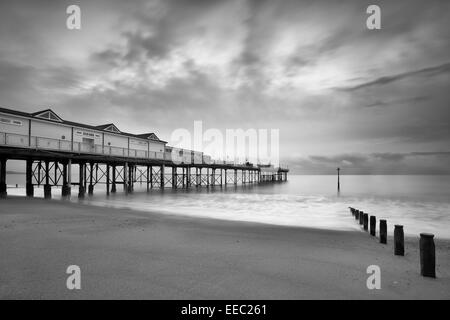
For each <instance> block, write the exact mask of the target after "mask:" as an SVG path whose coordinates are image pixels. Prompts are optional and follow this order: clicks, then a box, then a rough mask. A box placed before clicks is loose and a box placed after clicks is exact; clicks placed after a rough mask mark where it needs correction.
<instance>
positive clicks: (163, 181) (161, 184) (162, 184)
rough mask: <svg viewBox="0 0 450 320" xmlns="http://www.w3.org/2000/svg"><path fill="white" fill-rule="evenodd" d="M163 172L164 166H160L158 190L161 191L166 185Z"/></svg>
mask: <svg viewBox="0 0 450 320" xmlns="http://www.w3.org/2000/svg"><path fill="white" fill-rule="evenodd" d="M164 170H165V166H164V165H162V166H161V169H160V174H161V178H160V181H161V182H160V188H161V189H164V186H165V184H166V182H165V178H164Z"/></svg>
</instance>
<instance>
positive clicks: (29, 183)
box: [25, 159, 34, 197]
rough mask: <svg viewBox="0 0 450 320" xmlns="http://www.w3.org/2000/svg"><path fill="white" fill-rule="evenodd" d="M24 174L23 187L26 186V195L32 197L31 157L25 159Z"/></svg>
mask: <svg viewBox="0 0 450 320" xmlns="http://www.w3.org/2000/svg"><path fill="white" fill-rule="evenodd" d="M25 175H26V177H25V179H26V186H25V188H26V193H27V197H33V196H34V187H33V160H32V159H27V164H26V172H25Z"/></svg>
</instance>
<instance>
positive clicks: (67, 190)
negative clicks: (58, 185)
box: [61, 162, 70, 197]
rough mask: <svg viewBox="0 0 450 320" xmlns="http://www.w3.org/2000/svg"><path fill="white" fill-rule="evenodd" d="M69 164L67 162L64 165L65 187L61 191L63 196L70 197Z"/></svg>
mask: <svg viewBox="0 0 450 320" xmlns="http://www.w3.org/2000/svg"><path fill="white" fill-rule="evenodd" d="M68 166H69V164H68V163H67V162H65V163H63V177H62V178H63V185H62V189H61V196H63V197H68V196H70V185H69V179H68V178H69V177H68V176H69V171H68Z"/></svg>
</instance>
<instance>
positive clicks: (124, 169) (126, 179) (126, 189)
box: [123, 162, 128, 194]
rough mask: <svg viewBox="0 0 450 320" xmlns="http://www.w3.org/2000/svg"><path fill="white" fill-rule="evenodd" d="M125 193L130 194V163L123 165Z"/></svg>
mask: <svg viewBox="0 0 450 320" xmlns="http://www.w3.org/2000/svg"><path fill="white" fill-rule="evenodd" d="M123 191H125V194H128V162H125V164H124V165H123Z"/></svg>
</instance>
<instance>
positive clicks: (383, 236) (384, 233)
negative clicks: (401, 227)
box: [380, 220, 387, 244]
mask: <svg viewBox="0 0 450 320" xmlns="http://www.w3.org/2000/svg"><path fill="white" fill-rule="evenodd" d="M380 243H383V244H386V243H387V222H386V220H380Z"/></svg>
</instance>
